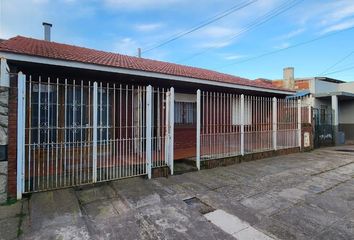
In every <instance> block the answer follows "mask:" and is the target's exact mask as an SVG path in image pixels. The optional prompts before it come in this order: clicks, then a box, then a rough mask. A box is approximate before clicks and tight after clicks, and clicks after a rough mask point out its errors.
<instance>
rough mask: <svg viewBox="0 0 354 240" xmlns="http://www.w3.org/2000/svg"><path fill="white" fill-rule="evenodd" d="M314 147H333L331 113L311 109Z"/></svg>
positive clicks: (324, 110)
mask: <svg viewBox="0 0 354 240" xmlns="http://www.w3.org/2000/svg"><path fill="white" fill-rule="evenodd" d="M313 123H314V146H315V148H319V147H326V146H333V145H334V129H333V114H332V111H328V110H326V109H318V108H314V109H313Z"/></svg>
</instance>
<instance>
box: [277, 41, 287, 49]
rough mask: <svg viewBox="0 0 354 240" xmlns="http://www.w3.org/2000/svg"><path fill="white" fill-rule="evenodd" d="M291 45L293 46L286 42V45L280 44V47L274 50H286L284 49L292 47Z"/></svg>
mask: <svg viewBox="0 0 354 240" xmlns="http://www.w3.org/2000/svg"><path fill="white" fill-rule="evenodd" d="M290 45H291V44H290V43H288V42H284V43H282V44H280V45H277V46H275V47H274V48H275V49H284V48H288V47H290Z"/></svg>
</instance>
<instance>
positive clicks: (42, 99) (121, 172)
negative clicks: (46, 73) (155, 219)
mask: <svg viewBox="0 0 354 240" xmlns="http://www.w3.org/2000/svg"><path fill="white" fill-rule="evenodd" d="M18 80H19V89H18V96H19V101H18V104H19V106H18V108H19V114H18V124H19V126H18V129H19V131H18V143H17V144H18V146H19V147H18V163H19V164H18V167H19V169H18V172H19V173H21V174H18V181H17V182H18V184H19V185H18V192H19V196H20V195H21V194H22V193H23V192H35V191H42V190H47V189H56V188H62V187H67V186H76V185H82V184H87V183H93V182H101V181H107V180H113V179H121V178H126V177H133V176H139V175H147V176H148V177H149V178H150V177H151V168H152V167H161V166H166V165H167V161H166V158H165V156H166V155H167V156H168V158H171V156H173V155H171V153H170V149H169V147H170V146H173V141H172V140H171V137H170V133H169V130H168V127H167V126H168V124H170V123H168V124H167V119H170V117H169V114H170V112H167V110H166V109H167V107H166V104H167V100H166V98H167V95H168V94H169V92H171V91H170V90H169V91H167V90H166V89H159V88H156V89H153V88H152V87H151V86H148V87H146V86H137V85H123V84H116V83H109V82H90V81H83V80H81V81H78V80H67V79H59V78H55V79H53V78H50V77H46V78H44V77H42V76H36V77H34V76H30V75H29V76H25V75H23V74H19V77H18ZM169 108H171V106H170V107H169ZM21 113H22V114H21ZM21 146H23V148H22V147H21Z"/></svg>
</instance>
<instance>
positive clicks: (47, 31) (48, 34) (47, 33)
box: [43, 22, 53, 42]
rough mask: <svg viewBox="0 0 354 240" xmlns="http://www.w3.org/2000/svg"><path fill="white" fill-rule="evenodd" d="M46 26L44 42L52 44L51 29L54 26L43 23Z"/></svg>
mask: <svg viewBox="0 0 354 240" xmlns="http://www.w3.org/2000/svg"><path fill="white" fill-rule="evenodd" d="M43 26H44V40H45V41H48V42H50V29H51V28H52V26H53V25H52V24H50V23H46V22H43Z"/></svg>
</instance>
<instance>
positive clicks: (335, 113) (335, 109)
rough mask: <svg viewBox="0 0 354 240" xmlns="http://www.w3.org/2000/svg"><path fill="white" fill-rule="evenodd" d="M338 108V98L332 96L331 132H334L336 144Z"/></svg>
mask: <svg viewBox="0 0 354 240" xmlns="http://www.w3.org/2000/svg"><path fill="white" fill-rule="evenodd" d="M338 110H339V108H338V96H336V95H333V96H332V114H333V130H334V143H335V145H337V144H338V125H339V111H338Z"/></svg>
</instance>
